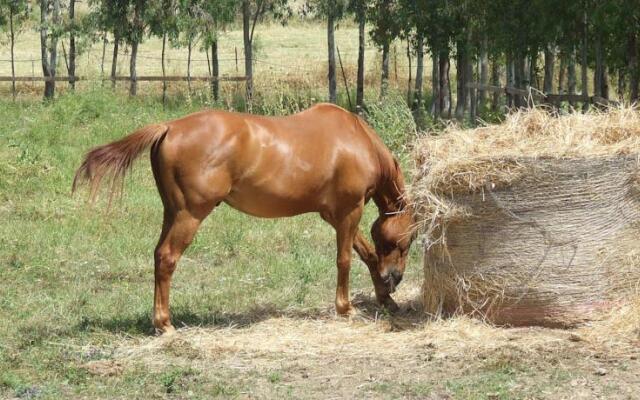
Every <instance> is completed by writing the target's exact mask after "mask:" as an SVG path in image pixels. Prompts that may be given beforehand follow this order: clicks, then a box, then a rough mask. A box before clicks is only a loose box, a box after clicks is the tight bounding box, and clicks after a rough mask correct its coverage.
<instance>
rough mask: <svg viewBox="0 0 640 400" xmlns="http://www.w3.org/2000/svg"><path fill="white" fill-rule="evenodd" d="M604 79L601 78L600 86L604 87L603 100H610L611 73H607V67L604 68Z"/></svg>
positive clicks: (602, 91)
mask: <svg viewBox="0 0 640 400" xmlns="http://www.w3.org/2000/svg"><path fill="white" fill-rule="evenodd" d="M601 73H602V78H600V84H601V85H602V89H601V93H602V98H603V99H606V100H609V73H608V72H607V66H606V65H603V66H602V71H601Z"/></svg>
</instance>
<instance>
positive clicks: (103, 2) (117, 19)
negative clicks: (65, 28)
mask: <svg viewBox="0 0 640 400" xmlns="http://www.w3.org/2000/svg"><path fill="white" fill-rule="evenodd" d="M89 4H90V5H91V10H92V11H91V14H90V18H91V20H93V23H94V25H95V27H94V29H98V30H100V31H102V35H103V40H104V44H106V42H107V40H108V39H107V36H108V34H111V35H113V54H112V57H111V73H110V76H111V85H112V87H115V84H116V80H115V78H116V75H117V68H118V53H119V49H120V44H121V43H122V42H123V41H124V40H125V39H126V38H127V35H128V32H129V19H128V17H129V9H130V6H131V2H130V0H92V1H91V2H90V3H89ZM104 49H105V48H104V47H103V50H104Z"/></svg>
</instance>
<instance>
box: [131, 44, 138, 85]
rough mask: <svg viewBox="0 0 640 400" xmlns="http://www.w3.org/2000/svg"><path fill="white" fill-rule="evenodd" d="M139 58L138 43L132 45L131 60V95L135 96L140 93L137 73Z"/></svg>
mask: <svg viewBox="0 0 640 400" xmlns="http://www.w3.org/2000/svg"><path fill="white" fill-rule="evenodd" d="M137 58H138V41H137V40H135V41H134V42H133V43H131V59H130V60H129V78H130V79H131V82H130V85H129V95H130V96H135V95H136V94H137V93H138V75H137V73H136V60H137Z"/></svg>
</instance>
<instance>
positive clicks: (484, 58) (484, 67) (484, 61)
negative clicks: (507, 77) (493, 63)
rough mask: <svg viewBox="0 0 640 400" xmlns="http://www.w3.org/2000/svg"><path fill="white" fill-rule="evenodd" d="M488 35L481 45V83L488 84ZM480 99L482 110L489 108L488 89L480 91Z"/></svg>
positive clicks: (482, 84)
mask: <svg viewBox="0 0 640 400" xmlns="http://www.w3.org/2000/svg"><path fill="white" fill-rule="evenodd" d="M487 42H488V40H487V37H486V36H485V37H483V38H482V46H481V47H480V85H481V86H486V85H487V84H488V83H489V55H488V54H487V47H488V44H487ZM478 101H479V108H480V112H483V111H484V110H485V109H486V108H487V91H486V90H485V89H481V90H480V91H479V92H478Z"/></svg>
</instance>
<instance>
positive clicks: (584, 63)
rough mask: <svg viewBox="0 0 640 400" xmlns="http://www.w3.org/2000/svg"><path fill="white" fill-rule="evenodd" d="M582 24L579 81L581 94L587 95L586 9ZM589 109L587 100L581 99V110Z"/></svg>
mask: <svg viewBox="0 0 640 400" xmlns="http://www.w3.org/2000/svg"><path fill="white" fill-rule="evenodd" d="M582 22H583V26H582V63H581V82H582V96H583V97H587V96H589V83H588V78H587V67H588V64H587V35H588V34H589V32H588V26H587V11H586V10H585V11H584V14H583V21H582ZM588 109H589V102H588V101H583V103H582V110H583V111H586V110H588Z"/></svg>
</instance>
